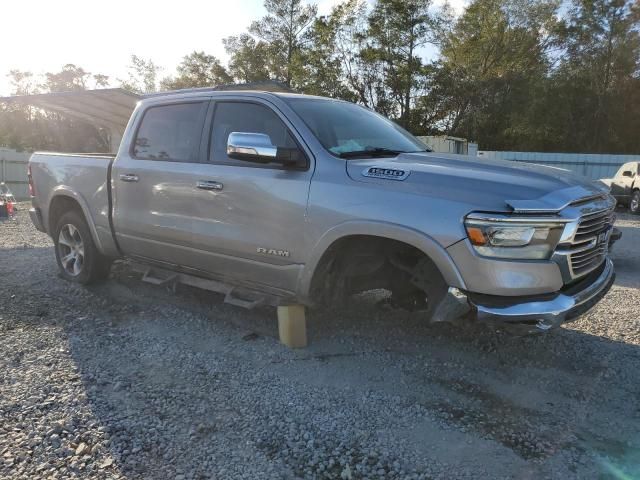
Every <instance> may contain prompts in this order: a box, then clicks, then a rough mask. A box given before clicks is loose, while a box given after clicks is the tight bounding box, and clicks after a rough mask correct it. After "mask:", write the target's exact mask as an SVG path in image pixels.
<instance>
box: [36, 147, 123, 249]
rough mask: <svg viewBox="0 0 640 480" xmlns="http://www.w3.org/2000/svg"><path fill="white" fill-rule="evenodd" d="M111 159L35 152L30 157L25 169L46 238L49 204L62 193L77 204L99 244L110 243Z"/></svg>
mask: <svg viewBox="0 0 640 480" xmlns="http://www.w3.org/2000/svg"><path fill="white" fill-rule="evenodd" d="M114 158H115V154H110V153H57V152H36V153H34V154H33V155H32V156H31V158H30V159H29V167H30V169H31V175H32V177H33V181H34V184H35V190H36V191H35V198H34V199H33V203H34V207H36V208H39V210H40V212H41V215H42V223H43V226H44V227H45V228H46V229H47V231H48V232H49V233H50V234H51V233H52V232H51V227H52V226H51V225H49V219H48V213H49V210H50V204H51V201H52V199H53V197H54V194H59V193H62V192H64V193H65V194H66V195H68V196H69V197H71V198H73V199H75V200H76V201H77V202H78V203H79V204H80V206H81V207H82V209H83V211H84V213H85V215H86V216H87V217H88V218H87V220H88V223H89V225H90V226H94V225H95V231H94V233H95V236H96V237H97V239H98V241H99V242H100V240H101V239H104V241H105V242H107V241H110V240H111V239H112V235H111V228H110V225H109V211H110V208H109V207H110V203H109V182H108V178H109V169H110V166H111V162H112V161H113V159H114ZM92 228H93V227H92Z"/></svg>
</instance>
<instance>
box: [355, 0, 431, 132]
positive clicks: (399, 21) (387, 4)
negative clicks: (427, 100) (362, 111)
mask: <svg viewBox="0 0 640 480" xmlns="http://www.w3.org/2000/svg"><path fill="white" fill-rule="evenodd" d="M431 7H432V6H431V0H378V1H377V2H376V3H375V4H374V7H373V10H372V12H371V14H370V15H369V29H368V32H367V34H368V38H369V42H368V46H367V48H365V49H364V50H363V52H362V55H363V58H364V59H365V60H367V61H368V62H370V63H372V64H376V63H379V65H380V67H379V69H378V70H377V71H378V74H379V75H381V76H382V77H383V78H384V83H385V86H386V88H387V89H388V90H387V92H385V94H386V95H385V97H386V98H385V99H384V104H385V106H384V108H380V109H381V110H382V111H383V112H384V113H385V114H387V115H392V116H396V115H398V116H399V119H400V122H401V123H402V124H403V125H404V126H405V127H408V128H410V127H411V125H410V119H411V106H412V102H413V93H414V92H415V90H416V89H417V88H419V86H420V85H419V82H420V73H421V71H422V67H423V65H422V59H421V56H420V51H421V49H422V48H423V47H425V45H426V44H427V43H435V42H436V35H435V32H436V25H437V24H438V21H437V18H436V15H435V14H432V13H431V10H432V8H431ZM381 93H382V92H381Z"/></svg>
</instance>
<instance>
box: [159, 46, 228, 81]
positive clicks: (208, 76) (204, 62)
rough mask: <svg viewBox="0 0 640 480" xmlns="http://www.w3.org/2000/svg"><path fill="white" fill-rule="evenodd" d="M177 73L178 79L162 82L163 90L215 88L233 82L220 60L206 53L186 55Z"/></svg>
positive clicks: (168, 79) (165, 79) (170, 78)
mask: <svg viewBox="0 0 640 480" xmlns="http://www.w3.org/2000/svg"><path fill="white" fill-rule="evenodd" d="M177 71H178V75H177V76H176V77H167V78H164V79H163V80H162V81H161V82H160V87H161V89H162V90H177V89H180V88H197V87H214V86H216V85H221V84H225V83H231V82H232V81H233V78H232V77H231V75H229V73H228V72H227V69H226V68H225V67H224V66H223V65H222V64H221V63H220V60H218V59H217V58H216V57H214V56H213V55H208V54H206V53H204V52H192V53H190V54H189V55H185V56H184V57H183V59H182V62H181V63H180V65H178V67H177Z"/></svg>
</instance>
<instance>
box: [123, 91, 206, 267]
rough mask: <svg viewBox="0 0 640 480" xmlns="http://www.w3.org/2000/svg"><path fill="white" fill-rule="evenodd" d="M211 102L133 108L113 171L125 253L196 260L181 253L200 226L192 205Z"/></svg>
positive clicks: (177, 261) (185, 251)
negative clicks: (130, 128)
mask: <svg viewBox="0 0 640 480" xmlns="http://www.w3.org/2000/svg"><path fill="white" fill-rule="evenodd" d="M209 105H210V101H209V98H190V99H189V100H184V99H183V100H176V101H172V102H164V103H161V104H156V105H150V106H148V107H146V108H144V110H142V111H139V112H137V117H136V120H137V118H138V117H141V119H140V120H137V127H136V129H135V131H134V132H133V134H130V135H131V136H128V137H127V138H126V139H125V141H128V143H129V148H127V149H124V148H121V151H120V152H119V153H118V157H117V159H116V161H115V162H114V165H113V171H112V187H113V223H114V230H115V235H116V238H117V240H118V244H119V246H120V248H121V249H122V251H123V252H124V253H125V254H127V255H130V256H136V257H143V258H148V259H153V260H157V261H162V262H166V263H169V264H183V263H187V260H189V262H188V263H195V259H189V258H185V255H186V256H189V252H190V250H189V248H190V246H191V244H192V243H193V242H192V238H193V232H197V231H198V230H199V229H201V228H202V225H201V221H199V220H198V219H197V215H194V210H193V207H194V195H195V192H197V190H196V186H195V178H197V177H198V169H202V168H203V167H204V165H203V164H202V162H201V148H202V141H203V132H204V124H205V119H206V117H207V111H208V109H209ZM191 255H192V256H194V257H195V255H194V254H193V253H191Z"/></svg>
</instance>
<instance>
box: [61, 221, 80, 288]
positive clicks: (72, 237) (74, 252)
mask: <svg viewBox="0 0 640 480" xmlns="http://www.w3.org/2000/svg"><path fill="white" fill-rule="evenodd" d="M58 254H59V255H60V263H61V264H62V268H64V270H65V272H67V273H68V274H69V275H71V276H73V277H77V276H78V275H80V273H82V268H83V267H84V242H83V241H82V236H81V235H80V231H79V230H78V229H77V228H76V227H75V226H73V225H71V224H67V225H64V226H63V227H62V228H61V229H60V235H58Z"/></svg>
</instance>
